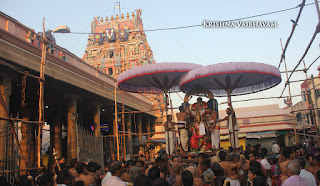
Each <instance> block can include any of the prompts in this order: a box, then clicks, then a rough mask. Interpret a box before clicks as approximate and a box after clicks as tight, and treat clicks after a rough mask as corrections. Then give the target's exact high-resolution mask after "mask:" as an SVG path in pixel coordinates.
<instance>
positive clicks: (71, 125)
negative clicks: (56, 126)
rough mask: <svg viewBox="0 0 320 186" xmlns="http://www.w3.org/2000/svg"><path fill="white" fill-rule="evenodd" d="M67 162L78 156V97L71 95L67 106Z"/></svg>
mask: <svg viewBox="0 0 320 186" xmlns="http://www.w3.org/2000/svg"><path fill="white" fill-rule="evenodd" d="M67 111H68V113H67V162H68V164H69V163H70V161H71V160H72V159H75V158H77V131H76V129H77V128H76V127H77V126H76V125H77V97H76V96H71V100H70V102H69V105H68V108H67Z"/></svg>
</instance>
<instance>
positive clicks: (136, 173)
mask: <svg viewBox="0 0 320 186" xmlns="http://www.w3.org/2000/svg"><path fill="white" fill-rule="evenodd" d="M139 175H141V171H140V167H138V166H133V167H132V168H131V169H130V171H129V176H130V179H131V181H133V180H135V178H136V177H138V176H139Z"/></svg>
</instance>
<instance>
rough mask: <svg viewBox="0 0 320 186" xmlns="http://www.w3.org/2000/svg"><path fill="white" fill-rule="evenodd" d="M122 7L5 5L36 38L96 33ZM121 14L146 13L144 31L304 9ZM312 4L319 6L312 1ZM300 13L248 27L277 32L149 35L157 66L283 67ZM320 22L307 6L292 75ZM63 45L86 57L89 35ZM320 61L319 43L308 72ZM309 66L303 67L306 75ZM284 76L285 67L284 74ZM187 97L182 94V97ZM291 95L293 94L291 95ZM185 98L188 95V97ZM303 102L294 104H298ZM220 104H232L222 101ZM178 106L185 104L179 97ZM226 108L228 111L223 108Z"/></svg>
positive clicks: (218, 6) (192, 7) (248, 5)
mask: <svg viewBox="0 0 320 186" xmlns="http://www.w3.org/2000/svg"><path fill="white" fill-rule="evenodd" d="M114 2H116V1H84V0H77V1H75V0H67V1H66V0H63V1H62V0H55V1H50V2H49V1H39V0H32V1H25V0H19V1H18V0H2V1H1V2H0V11H2V12H4V13H6V14H8V15H9V16H11V17H13V18H15V19H16V20H18V21H20V22H21V23H22V24H25V25H26V26H28V27H30V28H33V29H35V30H36V32H39V31H41V30H42V29H41V28H42V19H43V17H45V18H46V20H45V27H46V29H54V28H56V27H57V26H59V25H67V26H69V27H70V29H71V31H72V32H90V24H91V21H93V17H95V16H102V17H104V18H105V17H106V16H109V18H110V16H111V15H112V14H114ZM120 2H121V12H123V13H125V14H126V12H130V14H131V13H132V11H134V10H136V9H142V20H143V25H144V29H146V30H149V29H157V28H168V27H178V26H187V25H196V24H202V22H203V20H211V21H224V20H230V19H235V18H241V17H246V16H252V15H257V14H262V13H268V12H273V11H277V10H282V9H287V8H292V7H296V6H298V5H299V4H300V3H301V2H302V1H298V0H281V1H279V0H269V1H257V0H242V1H236V0H224V1H214V0H211V1H209V0H208V1H189V0H184V1H169V0H162V1H152V0H150V1H141V0H137V1H129V0H122V1H120ZM306 2H307V3H312V2H314V1H313V0H307V1H306ZM298 11H299V8H297V9H294V10H290V11H286V12H282V13H277V14H273V15H267V16H262V17H256V18H252V19H248V20H245V21H275V22H277V25H278V26H277V27H276V28H238V27H236V28H203V27H196V28H188V29H179V30H168V31H156V32H146V35H147V40H148V42H149V45H150V46H151V48H152V50H153V53H154V56H155V59H156V62H158V63H161V62H192V63H198V64H202V65H210V64H215V63H223V62H261V63H266V64H271V65H274V66H278V64H279V60H280V55H281V47H280V38H282V41H283V43H285V41H286V40H287V38H288V36H289V34H290V31H291V28H292V24H293V23H292V22H291V21H290V20H291V19H293V20H295V19H296V16H297V14H298ZM317 22H318V17H317V14H316V8H315V5H310V6H306V7H305V8H304V10H303V12H302V15H301V18H300V21H299V23H298V26H297V28H296V30H295V33H294V35H293V38H292V39H291V42H290V45H289V47H288V50H287V53H286V59H287V66H288V70H290V69H293V68H294V66H295V65H296V64H297V62H298V61H299V59H300V58H301V56H302V54H303V53H304V50H305V48H306V46H307V44H308V43H309V41H310V39H311V37H312V34H313V33H314V30H315V27H316V24H317ZM55 37H56V41H57V44H58V45H60V46H61V47H64V48H66V49H67V50H69V51H70V52H72V53H74V54H76V55H77V56H79V57H82V55H83V53H84V50H85V48H86V44H87V37H88V36H87V35H78V34H63V35H62V34H55ZM318 55H319V37H317V38H316V39H315V41H314V43H313V45H312V46H311V48H310V50H309V52H308V54H307V56H306V58H305V61H306V64H307V66H309V64H310V63H312V61H313V60H314V59H315V58H316V57H317V56H318ZM319 64H320V63H319V62H316V63H315V64H314V65H313V66H312V67H311V69H310V71H308V75H309V76H310V75H311V74H314V75H315V76H317V75H318V72H317V70H316V68H317V66H319ZM301 68H303V66H300V68H298V69H301ZM280 70H281V71H284V65H282V66H281V68H280ZM304 78H305V75H304V74H303V73H302V72H298V73H295V74H294V75H293V78H292V80H300V79H304ZM282 79H283V81H282V83H281V84H279V85H278V86H276V87H274V88H272V89H270V90H267V91H263V92H259V93H255V94H250V95H245V96H237V97H234V98H233V100H238V99H240V100H242V99H248V98H253V97H270V96H280V94H281V92H282V89H283V87H284V82H285V80H286V76H285V74H282ZM300 84H301V83H293V84H291V89H292V94H293V95H297V94H300ZM181 95H182V94H181ZM285 95H288V91H286V92H285ZM182 96H183V95H182ZM300 100H301V98H300V97H298V98H294V99H293V101H294V103H297V102H298V101H300ZM218 101H219V102H224V101H226V98H218ZM173 102H174V104H175V105H179V104H180V103H181V100H180V98H179V97H178V96H173ZM274 103H279V104H280V106H281V107H283V106H284V104H283V99H281V100H280V99H272V100H265V101H251V102H242V103H235V104H234V106H235V107H245V106H253V105H261V104H274ZM222 108H224V107H222Z"/></svg>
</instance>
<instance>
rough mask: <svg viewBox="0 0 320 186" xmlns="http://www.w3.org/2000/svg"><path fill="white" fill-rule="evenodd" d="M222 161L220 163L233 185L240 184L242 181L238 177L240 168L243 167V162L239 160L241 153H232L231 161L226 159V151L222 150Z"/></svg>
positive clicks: (220, 155) (238, 185)
mask: <svg viewBox="0 0 320 186" xmlns="http://www.w3.org/2000/svg"><path fill="white" fill-rule="evenodd" d="M219 157H220V160H221V161H220V162H219V165H220V166H221V167H222V168H223V170H224V175H225V176H226V177H227V178H228V180H229V181H230V185H231V186H240V181H239V179H238V178H239V177H238V169H239V168H240V167H241V164H242V163H241V162H239V159H240V157H239V155H238V154H231V155H230V159H231V161H225V158H226V152H224V151H221V152H220V153H219Z"/></svg>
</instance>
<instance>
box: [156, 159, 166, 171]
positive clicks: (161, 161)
mask: <svg viewBox="0 0 320 186" xmlns="http://www.w3.org/2000/svg"><path fill="white" fill-rule="evenodd" d="M156 166H157V167H158V168H159V170H160V172H164V171H165V169H166V162H165V159H164V158H160V157H157V158H156Z"/></svg>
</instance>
